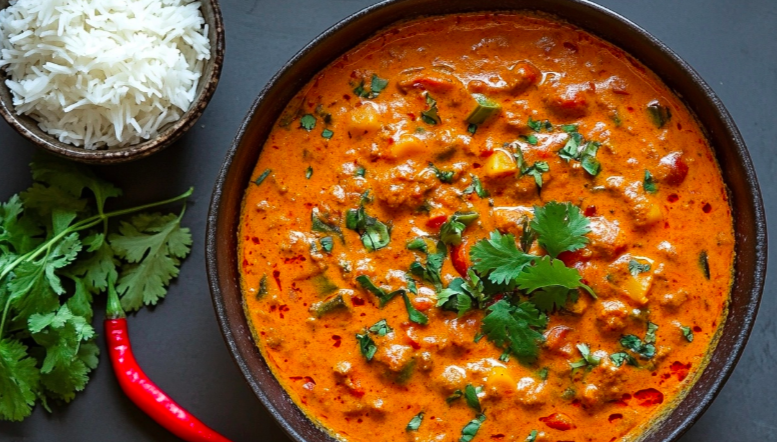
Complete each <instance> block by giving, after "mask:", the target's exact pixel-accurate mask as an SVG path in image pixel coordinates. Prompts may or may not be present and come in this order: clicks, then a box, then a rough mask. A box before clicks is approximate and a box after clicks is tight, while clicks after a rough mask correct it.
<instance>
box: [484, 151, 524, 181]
mask: <svg viewBox="0 0 777 442" xmlns="http://www.w3.org/2000/svg"><path fill="white" fill-rule="evenodd" d="M484 170H485V173H486V176H487V177H489V178H501V177H504V176H508V175H513V174H515V173H516V172H517V171H518V166H517V165H516V164H515V159H514V158H513V156H512V155H511V154H510V153H509V152H506V151H504V150H501V149H497V150H496V151H494V154H493V155H491V156H490V157H488V160H486V165H485V166H484Z"/></svg>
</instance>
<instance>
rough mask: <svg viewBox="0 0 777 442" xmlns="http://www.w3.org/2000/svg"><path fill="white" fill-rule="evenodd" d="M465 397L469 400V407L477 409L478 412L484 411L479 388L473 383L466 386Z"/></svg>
mask: <svg viewBox="0 0 777 442" xmlns="http://www.w3.org/2000/svg"><path fill="white" fill-rule="evenodd" d="M464 399H465V400H466V401H467V405H468V406H469V408H471V409H473V410H475V411H477V412H478V413H480V412H481V411H482V410H481V408H480V399H478V392H477V389H476V388H475V387H473V386H472V384H467V386H466V387H465V388H464Z"/></svg>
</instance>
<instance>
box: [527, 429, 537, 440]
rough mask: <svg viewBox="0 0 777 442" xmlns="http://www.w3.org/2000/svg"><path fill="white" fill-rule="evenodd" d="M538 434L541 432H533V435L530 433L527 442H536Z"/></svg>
mask: <svg viewBox="0 0 777 442" xmlns="http://www.w3.org/2000/svg"><path fill="white" fill-rule="evenodd" d="M538 434H539V432H538V431H537V430H531V433H529V436H528V437H527V438H526V442H536V441H537V435H538Z"/></svg>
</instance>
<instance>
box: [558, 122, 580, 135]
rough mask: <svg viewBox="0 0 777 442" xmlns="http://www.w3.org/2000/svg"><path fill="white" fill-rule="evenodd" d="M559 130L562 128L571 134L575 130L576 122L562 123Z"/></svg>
mask: <svg viewBox="0 0 777 442" xmlns="http://www.w3.org/2000/svg"><path fill="white" fill-rule="evenodd" d="M561 130H563V131H564V132H566V133H568V134H571V133H572V132H577V124H562V125H561Z"/></svg>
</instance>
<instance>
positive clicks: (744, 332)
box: [205, 0, 768, 442]
mask: <svg viewBox="0 0 777 442" xmlns="http://www.w3.org/2000/svg"><path fill="white" fill-rule="evenodd" d="M435 2H438V0H383V1H381V2H379V3H376V4H374V5H371V6H368V7H365V8H363V9H361V10H359V11H357V12H355V13H353V14H351V15H349V16H348V17H346V18H344V19H342V20H340V21H339V22H337V23H336V24H334V25H332V26H331V27H329V28H328V29H326V30H325V31H324V32H322V33H321V34H319V35H318V36H317V37H316V38H314V39H313V40H312V41H311V42H310V43H308V44H306V45H305V46H304V47H303V48H302V49H300V50H299V51H298V52H297V53H296V54H295V55H294V56H293V57H292V58H291V59H289V61H287V62H286V63H284V64H283V66H282V67H281V68H280V69H279V70H278V72H277V73H276V74H275V75H273V77H272V78H271V79H270V80H269V81H268V83H267V84H266V86H265V87H264V88H263V89H262V91H261V92H260V93H259V95H258V96H257V97H256V99H255V100H254V102H253V103H252V105H251V107H250V109H249V111H248V112H247V114H246V116H245V118H244V120H243V122H242V123H241V125H240V128H239V130H238V132H237V134H236V136H235V138H234V140H233V142H232V145H231V146H230V148H229V150H228V151H227V153H226V156H225V159H224V163H223V165H222V168H221V170H220V171H219V174H218V176H217V179H216V181H215V184H214V189H213V193H212V197H211V201H210V207H209V212H208V220H207V227H206V244H205V259H206V266H207V274H208V281H209V286H210V290H211V295H212V301H213V305H214V309H215V312H216V316H217V320H218V323H219V327H220V329H221V332H222V336H223V338H224V340H225V343H226V344H227V347H228V348H229V351H230V354H231V355H232V358H233V360H234V361H235V363H236V364H237V366H238V368H239V369H240V371H241V373H242V374H243V376H244V378H245V379H246V381H247V383H248V384H249V386H250V387H251V389H252V390H253V391H254V393H255V394H256V396H257V397H258V398H259V399H260V401H261V402H262V403H263V404H264V406H265V407H266V409H267V411H268V412H269V413H270V414H271V415H272V416H273V418H274V419H275V420H276V422H277V423H278V424H279V425H280V426H281V427H282V428H283V429H284V430H285V432H286V433H287V434H288V435H289V436H290V437H291V438H292V439H293V440H295V441H297V442H307V441H308V439H307V438H306V437H305V436H304V435H303V434H302V433H305V432H306V431H309V430H310V429H309V428H307V429H300V428H296V427H295V426H294V425H292V424H291V423H290V422H289V420H288V418H287V416H286V415H285V414H284V412H283V411H282V410H279V408H278V407H277V405H276V404H274V403H273V401H272V400H271V399H270V398H269V397H268V394H267V392H266V391H265V390H264V389H263V387H262V385H261V384H260V383H259V382H258V381H257V379H256V378H255V376H254V373H253V372H252V370H251V369H250V367H249V366H248V364H247V362H246V358H245V355H244V354H243V353H242V352H241V349H240V348H239V344H238V342H237V339H238V338H239V336H237V334H238V333H243V334H246V333H248V335H249V339H250V340H251V342H252V343H253V336H251V332H250V331H247V330H245V327H244V326H243V325H241V324H236V323H234V322H233V321H232V319H231V318H230V314H229V312H228V311H227V307H226V305H225V299H224V294H223V293H222V290H221V286H222V285H229V284H233V283H237V284H239V282H236V281H234V280H230V279H229V278H227V277H223V275H221V272H220V264H219V263H220V259H221V258H222V256H221V253H219V241H220V236H219V235H220V234H221V233H222V232H220V231H219V226H218V224H219V215H220V213H221V211H222V209H224V210H226V209H225V208H224V201H223V199H222V197H223V193H224V186H225V185H226V183H228V182H229V180H228V177H229V176H230V175H231V172H233V170H235V168H239V167H241V166H236V165H235V163H234V159H235V156H236V153H237V152H238V150H239V149H240V148H241V146H242V144H241V143H242V140H243V138H244V137H245V136H246V133H247V132H248V130H249V128H250V126H251V125H252V122H253V120H254V117H255V116H256V112H257V110H258V109H259V107H260V106H261V105H262V103H263V102H264V101H265V99H266V97H267V96H268V95H269V94H270V92H271V91H272V90H273V89H275V88H276V86H277V84H278V83H279V81H280V80H281V79H282V78H283V77H284V75H285V74H286V72H287V71H289V70H291V69H293V68H294V66H295V65H297V64H299V63H301V61H302V60H304V59H306V58H307V57H311V56H313V57H314V55H311V54H312V53H313V52H315V50H316V48H317V47H319V45H321V44H322V42H325V41H326V40H328V39H330V38H331V37H332V36H334V35H336V34H338V33H340V32H344V30H347V28H348V27H349V26H350V25H353V24H354V23H356V22H357V21H359V20H361V19H365V18H368V17H370V16H373V15H377V14H380V13H381V11H384V10H385V9H387V8H389V7H391V6H393V5H396V4H404V3H407V4H412V3H435ZM438 3H439V2H438ZM495 3H499V4H504V5H505V6H504V7H498V8H494V7H490V8H489V7H482V8H480V9H478V7H473V8H471V9H470V10H471V11H478V10H480V11H481V12H499V11H516V10H527V9H528V10H531V9H534V10H538V9H540V8H537V7H534V8H527V7H516V6H513V7H510V2H509V1H501V0H495ZM556 3H565V4H569V5H573V6H574V7H578V8H585V9H587V10H588V11H590V12H591V13H592V14H594V15H600V16H602V19H603V20H609V21H612V22H617V24H619V25H620V26H622V27H624V28H627V30H628V32H630V33H631V34H632V36H633V37H634V38H635V39H637V40H639V44H643V45H646V47H647V49H645V50H642V51H639V52H640V53H644V52H646V51H652V52H654V53H655V54H657V56H658V57H663V58H664V59H666V60H665V61H666V62H667V63H669V65H670V66H672V67H673V68H675V69H677V70H678V71H679V74H681V75H684V76H686V77H687V79H688V80H689V81H690V82H691V84H692V87H695V88H698V91H694V92H698V93H699V94H700V97H701V98H697V99H703V100H704V102H705V103H704V104H708V105H711V106H712V108H713V110H712V113H713V116H712V117H711V118H713V119H715V120H718V121H719V122H720V123H721V125H722V127H723V130H722V132H723V134H722V135H716V136H713V134H711V133H708V128H707V127H705V126H704V125H703V124H702V123H701V121H700V123H699V124H700V126H701V127H702V130H703V131H704V132H705V136H706V137H707V138H708V139H709V140H710V144H711V147H712V149H713V151H714V154H715V157H716V158H717V159H718V162H719V164H720V163H721V161H720V157H721V152H720V151H718V148H717V147H716V146H715V145H713V141H714V140H716V139H717V140H719V139H726V138H728V139H730V141H731V144H732V145H733V153H732V155H734V156H736V157H737V159H738V161H739V163H740V164H739V165H740V166H741V168H742V172H743V173H744V177H743V178H742V179H743V180H745V181H746V183H747V184H746V189H745V190H744V191H743V192H744V194H743V195H742V200H743V201H742V204H745V205H747V206H749V208H750V209H751V210H752V212H753V213H752V219H750V220H746V221H745V222H748V224H747V225H748V226H752V228H753V230H754V232H753V234H752V235H750V236H751V238H746V239H742V238H739V235H738V233H737V232H736V230H735V235H737V248H736V252H737V256H736V260H735V262H734V270H736V269H737V268H738V266H739V262H740V255H739V248H740V241H744V242H745V244H749V249H752V253H751V255H752V256H751V258H752V263H751V265H752V267H753V272H752V278H751V279H750V280H751V284H750V288H747V287H745V288H744V289H742V290H743V293H742V295H741V296H742V297H745V299H744V300H743V302H744V301H747V303H746V304H745V305H746V307H743V309H744V310H743V311H742V312H741V316H740V317H734V319H736V321H734V322H735V324H731V325H730V324H729V323H730V322H731V316H732V313H731V312H730V311H728V310H727V311H726V315H727V316H726V321H725V323H722V324H721V325H720V326H719V327H718V335H720V334H721V332H722V331H723V330H724V329H725V330H728V327H729V326H731V327H734V331H735V332H736V334H735V335H734V336H733V337H732V339H733V341H732V343H731V346H730V349H729V353H728V354H727V355H725V357H724V361H722V365H721V366H720V368H719V369H717V370H715V373H714V374H712V375H711V376H713V378H712V379H710V380H708V381H705V382H706V383H707V384H708V387H709V388H708V389H707V390H706V391H701V392H698V394H696V395H694V397H692V398H689V396H690V393H689V394H687V395H683V396H681V397H682V399H681V400H680V401H678V404H677V405H676V406H675V407H673V408H671V409H669V410H668V412H667V413H666V414H667V415H668V416H666V417H659V418H657V419H655V420H654V421H653V422H651V423H650V424H651V427H650V428H651V429H652V426H655V427H659V428H660V429H661V428H662V427H664V426H668V430H666V431H663V433H662V434H661V435H656V436H655V437H651V435H652V431H648V432H646V433H645V434H642V435H638V436H637V437H636V439H637V440H643V439H645V438H648V439H649V440H650V441H653V440H655V441H658V440H661V441H676V440H677V439H679V438H680V437H681V436H682V435H683V434H684V433H685V432H686V431H688V429H689V428H690V427H691V426H692V425H693V424H694V423H695V422H696V421H697V420H698V419H699V418H700V417H701V416H702V415H703V413H704V412H705V411H706V410H707V409H708V408H709V406H710V405H711V403H712V402H713V400H714V399H715V397H716V396H717V395H718V393H719V392H720V390H721V389H722V387H723V385H724V384H725V383H726V381H727V380H728V378H729V377H730V375H731V374H732V372H733V370H734V367H735V366H736V363H737V362H738V361H739V359H740V357H741V355H742V352H743V350H744V348H745V346H746V344H747V340H748V338H749V336H750V333H751V331H752V327H753V324H754V321H755V317H756V314H757V311H758V307H759V305H760V301H761V295H762V292H763V286H764V280H765V277H766V264H767V250H768V247H767V233H766V229H767V224H766V215H765V211H764V206H763V200H762V197H761V191H760V187H759V184H758V179H757V176H756V173H755V169H754V167H753V163H752V160H751V158H750V155H749V152H748V150H747V147H746V144H745V142H744V140H743V138H742V135H741V134H740V132H739V130H738V128H737V126H736V124H735V123H734V120H733V118H732V117H731V115H730V114H729V112H728V110H727V109H726V108H725V106H724V105H723V103H722V102H721V101H720V99H719V98H718V96H717V95H716V94H715V92H714V91H713V90H712V89H711V88H710V87H709V85H708V84H707V83H706V82H705V81H704V80H703V79H702V78H701V76H700V75H699V74H698V73H697V72H696V71H695V70H694V69H693V68H692V67H691V66H690V65H689V64H688V63H687V62H685V61H684V60H683V59H682V58H681V57H680V56H678V55H677V54H676V53H675V52H674V51H672V50H671V49H670V48H669V47H668V46H666V45H665V44H664V43H662V42H661V41H660V40H659V39H658V38H656V37H654V36H653V35H652V34H650V33H648V32H647V31H646V30H644V29H642V28H641V27H640V26H638V25H637V24H635V23H634V22H632V21H631V20H629V19H627V18H625V17H623V16H621V15H620V14H618V13H616V12H613V11H611V10H610V9H608V8H606V7H604V6H601V5H598V4H595V3H592V2H591V1H588V0H557V1H556ZM456 13H457V12H444V13H441V14H439V15H444V14H456ZM461 13H463V12H461ZM551 14H553V13H552V12H551ZM426 15H434V14H426ZM419 16H422V14H413V13H410V14H408V15H407V17H406V19H412V18H417V17H419ZM557 16H558V17H561V18H562V20H567V21H569V22H571V23H572V24H573V25H575V26H577V27H579V28H581V29H583V30H585V31H587V32H589V33H591V34H593V35H595V36H597V37H599V38H602V39H603V40H605V41H607V42H609V43H611V44H613V45H614V46H615V47H617V48H620V49H623V45H622V44H619V43H616V42H614V41H612V40H611V39H609V38H606V37H604V36H602V33H600V32H597V31H596V30H594V29H592V28H591V27H588V26H586V25H584V24H581V23H579V22H575V21H573V20H568V19H567V18H565V17H563V16H561V15H557ZM395 22H396V21H395ZM388 26H390V25H388ZM384 27H385V26H379V27H377V28H375V29H374V30H373V34H374V33H375V32H378V31H379V30H380V29H383V28H384ZM367 38H369V37H367ZM362 41H364V39H360V40H358V41H356V42H355V43H354V45H353V46H351V47H347V48H343V49H342V50H341V52H340V54H343V53H345V52H347V51H348V50H350V49H351V48H352V47H355V46H356V45H358V44H359V43H361V42H362ZM623 50H624V52H626V54H627V55H629V56H632V57H634V58H636V59H637V60H639V61H640V62H641V63H644V62H643V61H642V59H640V58H639V57H638V56H637V53H636V52H637V51H634V50H628V49H623ZM655 54H654V56H655ZM335 59H336V58H335ZM332 61H333V59H330V60H329V61H327V62H326V63H325V64H324V66H327V65H328V64H329V63H331V62H332ZM645 66H647V67H648V69H651V70H652V71H653V72H655V74H656V75H657V76H658V77H659V78H660V79H661V80H662V81H663V82H664V83H665V84H667V86H668V87H669V88H670V90H672V92H673V93H675V94H676V95H678V97H679V98H680V99H681V100H682V101H683V103H684V104H685V105H686V106H687V107H688V108H689V110H690V111H691V112H692V113H693V114H696V112H694V109H692V108H691V106H690V102H689V101H688V100H687V98H686V97H684V96H682V95H681V94H679V93H678V92H677V91H676V90H674V88H672V87H671V86H669V82H668V81H667V79H666V78H665V77H664V76H663V75H661V74H660V73H659V72H657V70H656V69H653V68H651V67H650V66H648V65H647V64H645ZM314 75H315V72H313V73H311V75H310V76H309V78H307V79H305V83H307V81H309V79H310V78H313V76H314ZM303 84H304V83H303ZM284 106H285V104H284ZM697 119H699V118H698V116H697ZM272 121H273V122H274V121H275V118H273V120H272ZM262 144H263V143H262ZM244 148H245V149H247V148H249V146H245V147H244ZM259 149H261V147H259ZM242 167H246V166H242ZM250 167H251V168H253V167H254V165H253V164H251V165H250ZM724 182H725V183H726V186H727V188H729V189H730V187H731V186H730V181H729V180H727V179H726V178H725V176H724ZM247 184H248V183H247V182H246V183H241V186H242V188H243V189H244V188H245V185H247ZM729 194H731V191H729ZM241 196H242V193H241ZM728 203H729V205H730V206H731V207H732V214H733V216H734V223H735V228H736V223H737V219H736V218H737V217H738V215H737V214H736V213H735V211H734V207H733V200H732V199H731V198H729V200H728ZM237 219H238V221H237V223H235V225H232V226H231V229H227V230H228V231H227V232H223V233H226V234H228V235H233V236H235V237H236V236H237V227H238V223H239V215H238V218H237ZM748 241H749V243H748ZM234 258H236V256H235V257H234ZM225 259H227V258H226V257H225ZM748 276H750V275H749V272H748ZM737 286H738V280H737V279H736V273H735V274H734V280H733V281H732V286H731V295H730V299H733V297H734V293H735V289H736V288H737ZM240 303H241V305H242V299H241V302H240ZM239 314H243V312H242V310H241V312H240V313H239ZM243 322H246V320H245V318H244V317H243ZM716 345H718V344H716ZM255 351H256V352H259V350H258V349H255ZM717 351H718V347H716V348H715V349H714V350H713V351H712V352H711V353H710V354H709V355H710V357H713V356H715V353H716V352H717ZM260 357H261V358H264V356H263V355H260ZM708 371H710V370H709V367H706V366H705V367H704V368H703V369H702V370H701V372H700V374H699V375H698V378H697V382H695V383H694V384H693V385H692V386H691V388H689V391H690V392H694V390H695V389H696V388H697V385H698V384H699V383H700V381H701V377H702V375H705V374H706V373H707V372H708ZM273 376H274V373H273ZM274 380H275V382H277V379H274ZM284 395H285V398H284V399H286V400H288V401H291V399H290V398H289V395H288V392H286V391H285V389H284ZM686 400H693V401H694V403H692V404H691V409H690V411H689V412H688V413H685V415H684V416H681V417H680V419H679V420H672V421H671V422H668V423H667V421H668V420H670V419H668V418H670V417H671V415H673V414H674V412H675V411H676V410H677V409H678V408H679V406H680V403H681V402H684V401H686ZM293 405H294V407H296V408H297V409H298V410H299V408H298V407H297V405H296V404H293ZM300 412H301V413H303V414H304V416H305V419H306V420H307V422H308V423H309V424H310V425H311V426H313V427H316V429H318V430H319V431H322V432H324V433H325V434H326V435H327V436H326V437H325V438H324V439H326V440H328V441H332V442H334V441H335V438H333V437H332V436H331V435H330V434H329V433H328V432H327V431H326V430H323V429H321V428H320V424H318V423H316V422H314V421H313V420H312V419H311V418H310V417H309V416H308V415H307V414H306V413H305V412H304V411H301V410H300ZM653 424H655V425H653ZM659 438H660V439H659ZM321 440H323V439H321Z"/></svg>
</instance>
